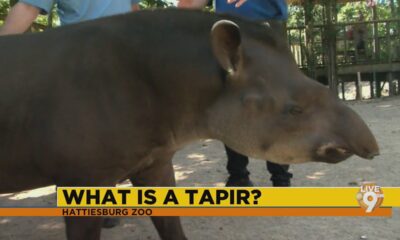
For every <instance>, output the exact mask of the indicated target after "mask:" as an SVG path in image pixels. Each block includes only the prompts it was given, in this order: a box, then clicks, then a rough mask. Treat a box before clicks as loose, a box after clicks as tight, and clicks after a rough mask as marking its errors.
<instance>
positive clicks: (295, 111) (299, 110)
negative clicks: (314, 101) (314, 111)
mask: <svg viewBox="0 0 400 240" xmlns="http://www.w3.org/2000/svg"><path fill="white" fill-rule="evenodd" d="M288 112H289V113H290V114H291V115H300V114H302V113H303V108H302V107H300V106H297V105H291V106H289V109H288Z"/></svg>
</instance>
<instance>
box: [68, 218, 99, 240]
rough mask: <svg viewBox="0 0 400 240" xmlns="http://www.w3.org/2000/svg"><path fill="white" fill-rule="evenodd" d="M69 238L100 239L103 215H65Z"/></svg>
mask: <svg viewBox="0 0 400 240" xmlns="http://www.w3.org/2000/svg"><path fill="white" fill-rule="evenodd" d="M65 223H66V228H67V239H68V240H100V233H101V224H102V218H101V217H65Z"/></svg>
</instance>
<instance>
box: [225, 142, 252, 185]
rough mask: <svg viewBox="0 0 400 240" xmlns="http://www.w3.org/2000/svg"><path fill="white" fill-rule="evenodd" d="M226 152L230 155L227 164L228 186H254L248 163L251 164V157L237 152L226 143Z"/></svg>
mask: <svg viewBox="0 0 400 240" xmlns="http://www.w3.org/2000/svg"><path fill="white" fill-rule="evenodd" d="M225 150H226V154H227V156H228V164H227V166H226V168H227V170H228V173H229V178H228V181H227V182H226V186H227V187H229V186H231V187H233V186H237V187H239V186H253V183H252V182H251V181H250V177H249V174H250V173H249V171H248V170H247V165H248V164H249V158H248V157H246V156H244V155H242V154H240V153H237V152H235V151H234V150H232V149H230V148H229V147H228V146H226V145H225Z"/></svg>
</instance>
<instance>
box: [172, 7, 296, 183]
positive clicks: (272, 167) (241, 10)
mask: <svg viewBox="0 0 400 240" xmlns="http://www.w3.org/2000/svg"><path fill="white" fill-rule="evenodd" d="M207 3H208V0H180V1H179V3H178V7H181V8H202V7H204V6H205V5H206V4H207ZM214 5H215V11H216V12H217V13H227V14H231V15H236V16H240V17H243V18H246V19H248V20H252V21H260V22H265V21H269V22H270V25H271V27H272V28H273V29H275V31H279V32H280V33H281V34H282V35H283V36H285V37H286V32H285V27H284V26H285V21H286V20H287V18H288V7H287V3H286V1H285V0H215V2H214ZM271 20H272V21H271ZM285 39H286V38H285ZM225 150H226V153H227V156H228V164H227V170H228V172H229V178H228V181H227V182H226V186H253V183H252V181H251V180H250V177H249V175H250V172H249V171H248V170H247V165H248V164H249V158H248V157H247V156H244V155H242V154H240V153H237V152H235V151H234V150H233V149H231V148H229V147H228V146H226V145H225ZM267 169H268V171H269V172H270V173H271V179H270V180H271V181H272V185H273V186H279V187H287V186H290V179H291V178H292V177H293V175H292V174H291V173H290V172H289V171H288V170H289V165H280V164H276V163H273V162H270V161H267Z"/></svg>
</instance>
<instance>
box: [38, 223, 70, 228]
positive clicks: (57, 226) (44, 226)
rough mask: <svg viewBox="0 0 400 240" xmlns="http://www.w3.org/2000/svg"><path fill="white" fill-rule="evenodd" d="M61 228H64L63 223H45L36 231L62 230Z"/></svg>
mask: <svg viewBox="0 0 400 240" xmlns="http://www.w3.org/2000/svg"><path fill="white" fill-rule="evenodd" d="M62 228H64V223H45V224H42V225H40V226H38V229H41V230H50V229H62Z"/></svg>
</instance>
